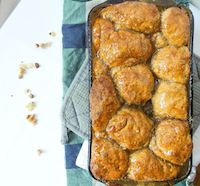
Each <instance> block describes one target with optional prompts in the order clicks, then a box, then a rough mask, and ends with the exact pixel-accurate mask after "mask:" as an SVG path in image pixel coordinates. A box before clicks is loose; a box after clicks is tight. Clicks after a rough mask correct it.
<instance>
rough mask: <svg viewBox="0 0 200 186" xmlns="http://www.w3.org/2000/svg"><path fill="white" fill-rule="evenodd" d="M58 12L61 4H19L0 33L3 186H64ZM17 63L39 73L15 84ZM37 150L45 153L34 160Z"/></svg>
mask: <svg viewBox="0 0 200 186" xmlns="http://www.w3.org/2000/svg"><path fill="white" fill-rule="evenodd" d="M8 1H9V0H8ZM62 7H63V4H62V0H21V2H20V3H19V5H18V6H17V8H16V9H15V10H14V12H13V13H12V15H11V16H10V17H9V19H8V20H7V21H6V23H5V24H4V25H3V27H2V28H1V29H0V86H1V87H0V185H1V186H64V185H66V173H65V164H64V163H65V162H64V147H63V146H62V145H61V144H60V138H61V120H60V108H61V101H62V46H61V44H62V40H61V26H62ZM51 31H55V32H56V33H57V36H56V37H55V38H52V37H50V36H49V35H48V33H49V32H51ZM48 41H52V42H53V45H52V47H51V48H49V49H38V48H36V47H35V43H37V42H48ZM21 61H24V63H31V62H38V63H39V64H41V68H39V69H37V70H29V71H28V72H27V74H25V76H24V78H23V79H18V68H19V64H20V63H21ZM27 88H30V89H31V90H32V92H33V94H34V95H35V96H36V97H35V98H34V101H35V102H36V104H37V108H36V109H35V110H34V111H33V113H35V114H37V117H38V124H37V125H36V126H32V125H31V124H30V123H28V122H27V121H26V119H25V118H26V115H27V114H28V111H27V110H26V109H25V105H26V103H28V102H29V99H28V98H27V97H26V95H25V94H24V90H25V89H27ZM11 95H13V97H12V96H11ZM37 149H43V150H44V151H45V152H44V153H43V154H42V155H41V156H38V155H37V152H36V151H37Z"/></svg>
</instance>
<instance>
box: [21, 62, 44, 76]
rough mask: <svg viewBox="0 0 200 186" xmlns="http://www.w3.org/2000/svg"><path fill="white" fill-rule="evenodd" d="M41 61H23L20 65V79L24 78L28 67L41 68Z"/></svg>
mask: <svg viewBox="0 0 200 186" xmlns="http://www.w3.org/2000/svg"><path fill="white" fill-rule="evenodd" d="M39 67H40V65H39V63H26V64H24V63H22V64H20V66H19V76H18V77H19V79H22V78H23V77H24V74H25V73H26V71H27V69H33V68H39Z"/></svg>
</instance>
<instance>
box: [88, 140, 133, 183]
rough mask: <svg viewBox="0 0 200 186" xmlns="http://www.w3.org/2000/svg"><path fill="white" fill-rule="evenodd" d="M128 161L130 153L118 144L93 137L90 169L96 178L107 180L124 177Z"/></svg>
mask: <svg viewBox="0 0 200 186" xmlns="http://www.w3.org/2000/svg"><path fill="white" fill-rule="evenodd" d="M128 161H129V160H128V155H127V154H126V152H125V151H123V150H122V149H121V148H120V147H119V146H118V145H117V144H114V143H112V142H110V141H108V140H105V139H96V138H94V139H93V141H92V153H91V162H90V170H91V172H92V174H93V175H94V176H95V178H97V179H100V180H102V179H103V180H106V181H110V180H117V179H120V178H122V177H123V176H124V175H125V173H126V171H127V168H128Z"/></svg>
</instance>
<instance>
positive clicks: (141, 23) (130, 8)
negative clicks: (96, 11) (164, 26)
mask: <svg viewBox="0 0 200 186" xmlns="http://www.w3.org/2000/svg"><path fill="white" fill-rule="evenodd" d="M101 16H102V17H103V18H105V19H108V20H110V21H112V22H114V23H115V27H116V28H117V29H133V30H135V31H138V32H144V33H153V32H156V31H158V30H159V26H160V12H159V10H158V8H157V7H156V5H154V4H150V3H144V2H124V3H120V4H117V5H111V6H109V7H107V8H105V9H103V10H102V12H101Z"/></svg>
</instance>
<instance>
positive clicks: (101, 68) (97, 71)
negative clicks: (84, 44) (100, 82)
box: [92, 57, 109, 78]
mask: <svg viewBox="0 0 200 186" xmlns="http://www.w3.org/2000/svg"><path fill="white" fill-rule="evenodd" d="M92 69H93V77H94V78H97V77H98V76H101V75H107V74H108V71H109V68H108V66H107V65H105V64H104V63H103V62H102V61H101V60H100V59H99V58H97V57H95V58H94V59H93V60H92Z"/></svg>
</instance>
